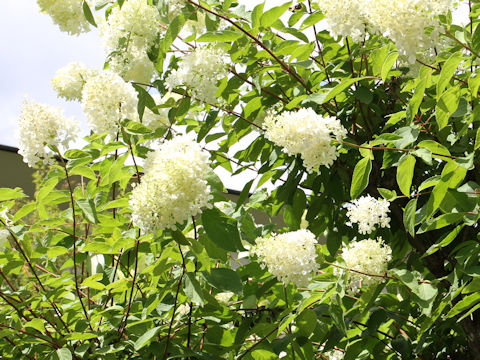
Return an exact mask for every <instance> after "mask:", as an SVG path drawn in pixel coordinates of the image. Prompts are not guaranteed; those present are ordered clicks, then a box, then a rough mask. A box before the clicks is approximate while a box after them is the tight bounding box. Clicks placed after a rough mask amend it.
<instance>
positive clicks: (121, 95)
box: [82, 70, 138, 136]
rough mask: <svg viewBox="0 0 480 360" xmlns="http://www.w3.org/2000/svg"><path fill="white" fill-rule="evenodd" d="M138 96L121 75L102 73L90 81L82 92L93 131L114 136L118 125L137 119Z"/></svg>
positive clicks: (109, 72) (86, 113) (107, 71)
mask: <svg viewBox="0 0 480 360" xmlns="http://www.w3.org/2000/svg"><path fill="white" fill-rule="evenodd" d="M137 103H138V99H137V93H136V91H135V89H134V88H133V86H132V85H131V84H128V83H126V82H125V81H124V80H123V79H122V78H121V77H120V76H119V75H118V74H116V73H114V72H112V71H110V70H103V71H101V72H99V73H98V75H97V76H93V77H91V78H89V79H88V80H87V82H86V83H85V85H84V87H83V90H82V108H83V111H84V112H85V115H86V117H87V120H88V124H89V126H90V128H91V129H92V130H93V131H95V132H96V133H99V134H102V133H104V132H107V133H108V134H110V135H111V136H115V134H116V133H117V131H118V123H119V121H122V120H124V119H126V118H128V119H130V120H138V113H137Z"/></svg>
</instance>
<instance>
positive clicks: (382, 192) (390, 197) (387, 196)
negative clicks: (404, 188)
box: [377, 188, 397, 201]
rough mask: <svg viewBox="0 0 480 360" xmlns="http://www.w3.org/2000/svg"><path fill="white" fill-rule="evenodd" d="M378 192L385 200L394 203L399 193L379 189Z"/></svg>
mask: <svg viewBox="0 0 480 360" xmlns="http://www.w3.org/2000/svg"><path fill="white" fill-rule="evenodd" d="M377 190H378V192H379V193H380V195H381V196H382V197H383V198H384V199H385V200H388V201H393V200H395V199H396V198H397V192H396V191H395V190H389V189H384V188H378V189H377Z"/></svg>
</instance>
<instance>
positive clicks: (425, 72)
mask: <svg viewBox="0 0 480 360" xmlns="http://www.w3.org/2000/svg"><path fill="white" fill-rule="evenodd" d="M429 76H430V72H429V69H428V68H427V67H426V66H424V67H423V68H422V69H421V70H420V76H419V77H418V78H417V84H416V86H415V92H414V94H413V96H412V98H411V99H410V102H409V103H408V108H407V113H406V118H407V124H410V123H411V122H412V120H413V118H414V117H415V115H417V112H418V108H419V107H420V104H421V103H422V101H423V95H424V94H425V88H426V86H427V80H428V78H429Z"/></svg>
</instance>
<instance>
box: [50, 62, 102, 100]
mask: <svg viewBox="0 0 480 360" xmlns="http://www.w3.org/2000/svg"><path fill="white" fill-rule="evenodd" d="M97 73H98V72H97V71H96V70H92V69H89V68H87V67H86V66H85V65H84V64H82V63H81V62H72V63H70V64H68V65H67V66H65V67H63V68H61V69H59V70H57V72H56V74H55V76H54V77H53V79H52V81H51V83H52V87H53V90H55V91H56V93H57V95H58V96H59V97H62V98H64V99H66V100H80V99H81V97H82V90H83V86H84V85H85V83H86V82H87V80H88V79H90V78H91V77H92V76H95V75H97Z"/></svg>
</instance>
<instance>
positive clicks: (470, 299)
mask: <svg viewBox="0 0 480 360" xmlns="http://www.w3.org/2000/svg"><path fill="white" fill-rule="evenodd" d="M479 302H480V293H478V292H477V293H474V294H471V295H468V296H466V297H464V298H463V299H462V300H460V301H459V302H458V303H457V304H456V305H455V306H454V307H453V308H452V309H451V310H450V311H449V312H448V314H447V317H454V316H457V315H458V314H460V313H462V312H464V311H466V310H468V309H470V308H472V307H473V306H474V305H476V304H478V303H479Z"/></svg>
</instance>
